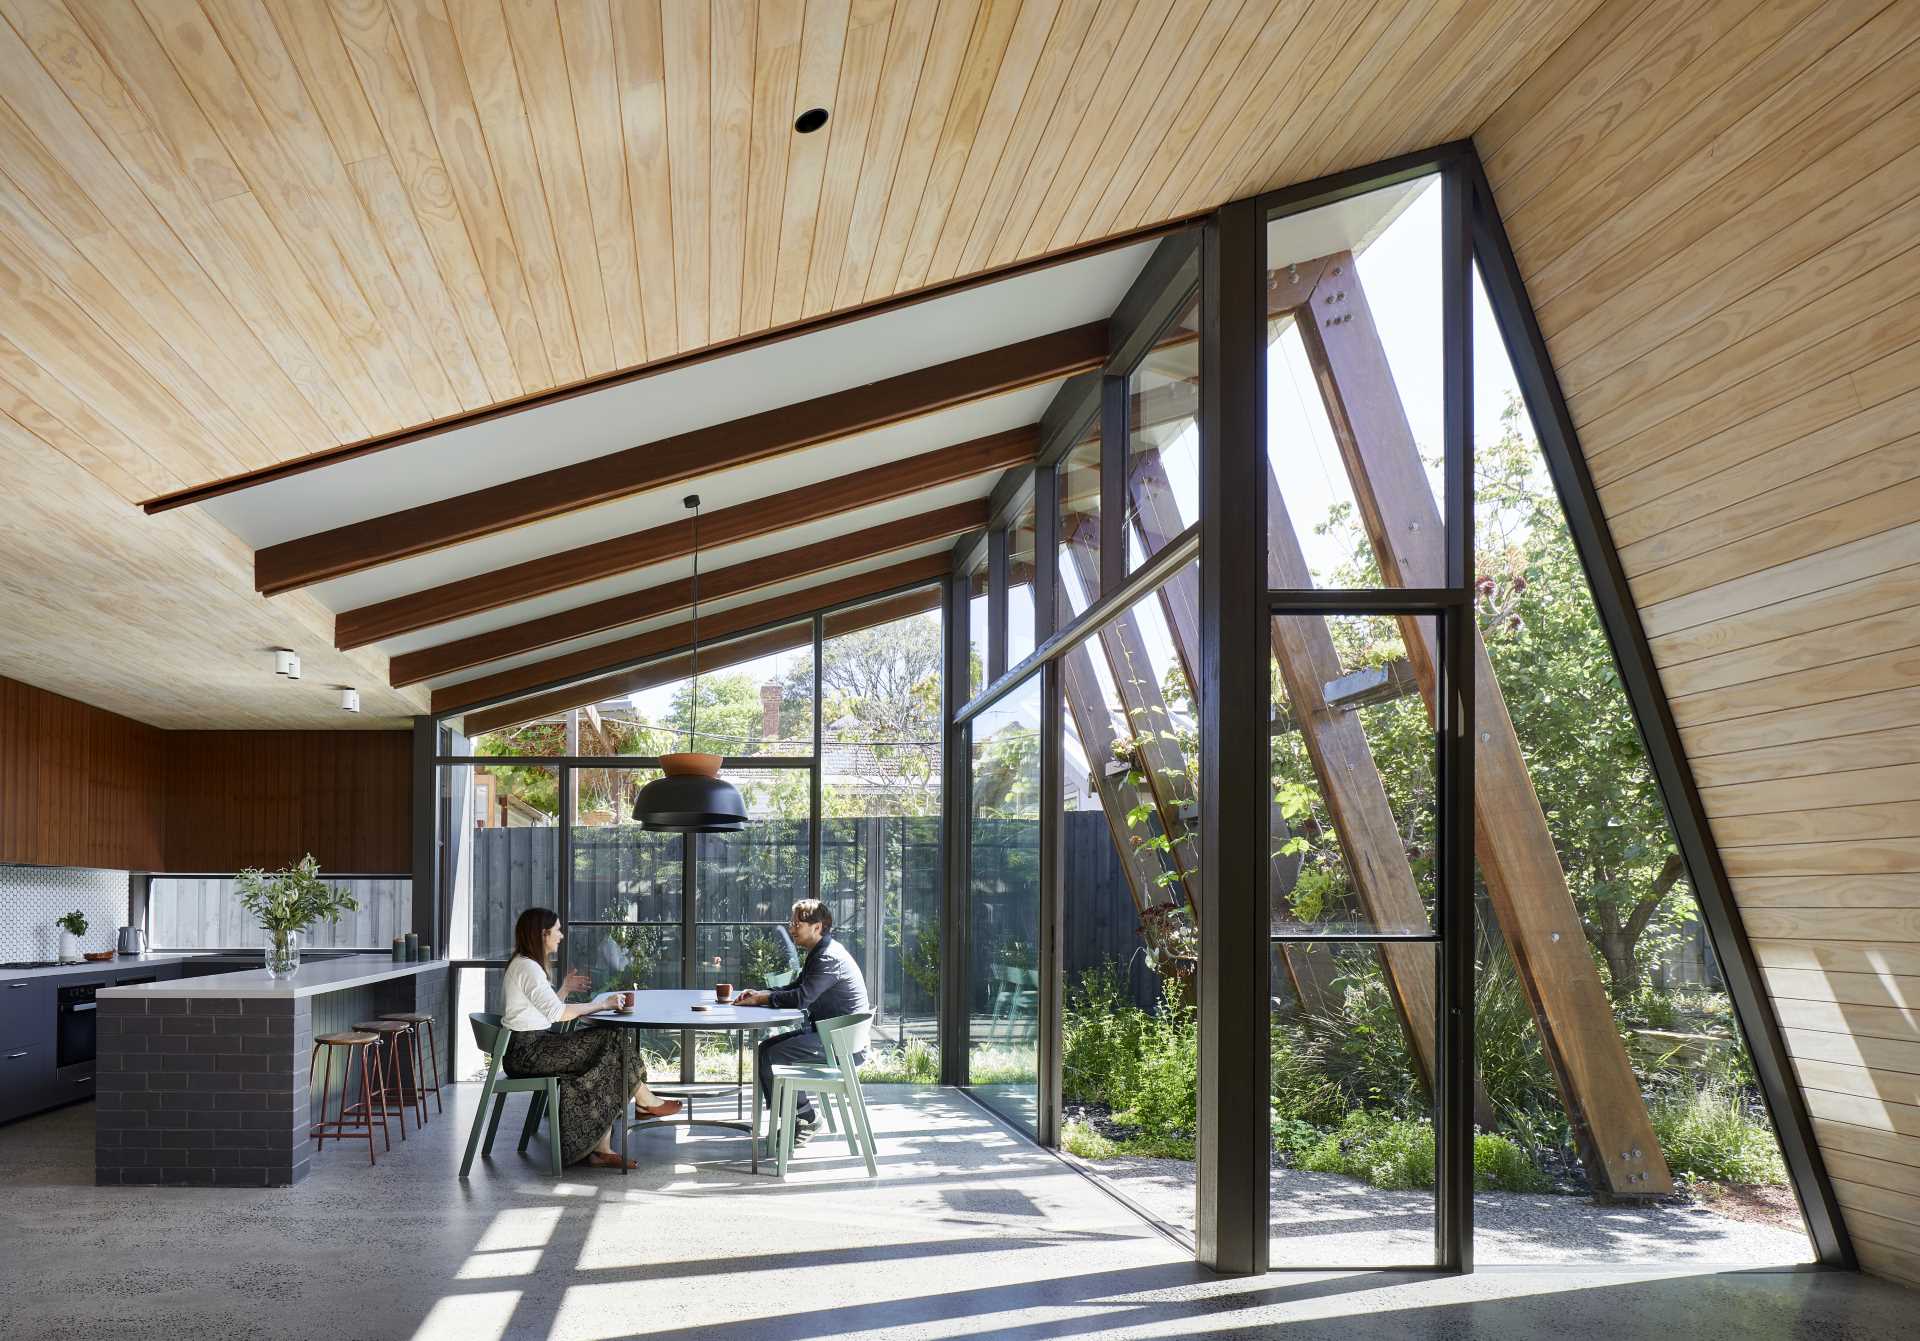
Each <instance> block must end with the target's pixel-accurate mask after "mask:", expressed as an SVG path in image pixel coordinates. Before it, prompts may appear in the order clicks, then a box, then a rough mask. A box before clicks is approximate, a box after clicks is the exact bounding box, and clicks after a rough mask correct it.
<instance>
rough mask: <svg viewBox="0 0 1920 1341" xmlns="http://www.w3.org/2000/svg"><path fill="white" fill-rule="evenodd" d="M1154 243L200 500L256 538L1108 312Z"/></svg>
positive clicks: (630, 442)
mask: <svg viewBox="0 0 1920 1341" xmlns="http://www.w3.org/2000/svg"><path fill="white" fill-rule="evenodd" d="M1155 245H1156V244H1155V243H1153V242H1140V243H1135V244H1134V245H1132V246H1129V247H1122V248H1118V249H1116V250H1114V251H1109V252H1103V253H1100V254H1099V255H1095V256H1089V257H1084V258H1082V259H1080V260H1077V261H1071V262H1067V263H1065V264H1062V265H1056V266H1051V267H1048V268H1046V269H1042V270H1037V271H1034V272H1032V273H1030V274H1025V275H1020V276H1016V277H1014V278H1012V279H1006V280H1001V281H999V282H997V283H993V284H985V285H980V286H978V287H975V288H970V289H963V290H960V291H959V292H956V293H951V294H947V295H945V296H943V297H939V298H934V299H929V300H928V301H926V302H921V303H915V304H910V305H908V306H905V307H902V308H898V309H895V310H894V311H891V312H883V313H881V314H879V315H877V316H872V317H867V318H864V319H862V320H859V321H852V322H846V323H843V324H841V325H837V326H830V327H828V328H826V329H824V330H819V331H813V332H809V333H807V334H805V335H798V336H794V337H793V338H791V339H787V340H780V341H775V342H773V343H771V344H767V345H763V346H759V347H756V348H752V349H747V350H742V351H741V352H739V353H735V354H726V355H722V356H720V357H717V358H713V359H709V360H707V361H706V362H703V363H696V364H693V365H691V366H688V367H684V368H676V369H671V370H669V371H666V372H662V373H658V374H655V375H653V376H651V377H644V378H641V379H639V380H636V381H632V382H628V383H625V384H623V385H619V386H612V387H607V388H604V389H601V390H596V391H591V392H587V393H584V394H582V395H578V396H574V397H572V398H570V399H567V400H562V401H556V402H553V403H551V404H548V405H540V406H535V407H532V408H530V409H527V410H523V411H520V412H518V413H515V414H508V415H502V416H500V417H498V418H495V419H490V420H486V421H484V422H481V423H477V424H471V425H465V426H461V427H457V428H451V429H448V430H447V431H446V432H444V433H441V434H438V435H437V436H434V437H431V438H425V439H422V440H420V441H418V442H410V443H406V444H404V445H401V446H398V447H394V448H390V449H387V450H384V451H378V452H373V453H370V454H368V455H366V456H361V457H355V458H352V459H350V460H346V461H342V462H340V463H338V464H336V465H330V466H326V467H323V468H320V469H317V470H311V471H307V472H304V473H302V474H299V475H294V476H289V477H287V478H285V479H281V480H274V481H269V482H267V483H264V484H258V485H254V486H252V487H250V488H247V489H243V490H240V491H238V492H236V493H231V494H225V495H222V496H220V497H217V498H214V499H211V500H209V501H208V502H206V503H204V504H202V505H201V506H203V507H205V508H206V509H207V511H208V512H210V513H211V514H212V515H213V516H214V517H215V518H217V519H218V520H219V521H220V522H222V523H223V524H224V525H226V526H227V527H228V528H229V529H230V530H232V531H233V532H234V533H235V534H237V535H238V536H240V537H241V538H242V539H243V540H245V541H246V542H247V543H248V544H250V545H252V546H253V547H254V548H255V549H261V548H264V547H266V546H268V545H273V544H278V543H279V542H281V541H283V540H290V539H293V538H294V537H296V536H302V535H310V534H312V533H314V532H316V531H323V530H327V529H330V528H332V527H335V526H342V525H345V524H347V523H349V522H355V521H361V520H364V519H366V518H368V517H376V516H381V515H383V514H385V513H389V512H393V511H396V510H398V509H401V508H407V507H413V506H416V505H418V504H421V503H429V502H432V501H434V500H436V499H441V498H447V497H450V496H452V495H456V494H460V493H465V492H469V491H471V490H474V489H480V488H484V487H486V486H488V485H492V484H499V483H502V482H505V481H508V480H513V479H518V478H520V477H522V476H525V475H530V474H534V473H536V472H538V471H542V470H550V469H552V468H553V467H555V466H563V465H569V464H572V463H573V462H576V461H585V460H588V459H590V458H592V457H596V456H604V455H606V454H608V453H610V452H616V451H621V450H624V449H626V448H629V447H633V446H636V445H639V444H643V443H648V442H657V441H659V440H660V439H662V438H666V437H670V436H672V435H674V434H678V433H685V432H688V431H690V430H692V429H696V428H703V427H706V426H708V425H710V424H717V423H725V422H727V421H729V420H733V419H738V418H741V417H743V416H745V415H750V414H756V413H759V412H760V411H763V410H770V409H776V408H778V407H779V406H782V405H792V404H795V403H797V402H799V401H804V400H809V399H812V398H813V397H815V396H823V395H826V394H828V393H830V392H835V391H843V390H846V389H847V388H849V387H856V386H862V385H865V384H866V383H868V382H875V381H879V380H881V379H883V378H887V377H894V376H898V375H899V374H901V373H906V372H912V371H914V370H915V369H919V368H924V367H928V366H930V365H933V364H938V363H945V362H949V361H951V360H953V359H957V358H961V357H964V356H966V355H968V354H976V353H979V352H981V351H982V350H987V349H996V348H999V347H1000V346H1002V345H1008V344H1013V343H1016V342H1018V341H1020V340H1026V339H1031V338H1033V337H1034V336H1038V335H1045V334H1047V333H1048V332H1050V331H1056V330H1063V329H1066V328H1069V327H1073V326H1080V325H1085V324H1086V323H1088V322H1094V321H1103V320H1105V319H1106V318H1107V317H1108V316H1109V315H1110V314H1111V313H1112V311H1113V309H1114V306H1115V305H1116V304H1117V303H1118V302H1119V301H1120V299H1121V298H1122V297H1123V296H1124V295H1125V293H1126V291H1127V287H1128V285H1130V284H1131V283H1132V282H1133V279H1134V277H1135V276H1136V275H1138V274H1139V272H1140V268H1141V267H1142V266H1143V265H1144V264H1145V263H1146V260H1147V257H1148V256H1150V255H1151V254H1152V252H1153V248H1154V246H1155Z"/></svg>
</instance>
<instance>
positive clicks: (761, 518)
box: [333, 425, 1040, 649]
mask: <svg viewBox="0 0 1920 1341" xmlns="http://www.w3.org/2000/svg"><path fill="white" fill-rule="evenodd" d="M1039 440H1040V434H1039V429H1038V428H1037V427H1035V426H1031V425H1029V426H1027V427H1023V428H1012V429H1007V430H1006V431H1004V432H1001V433H991V434H988V435H987V436H986V437H984V438H975V439H973V440H972V441H971V442H962V443H957V444H955V445H954V446H952V447H942V448H939V449H938V450H936V451H931V452H922V453H920V454H919V455H918V456H909V457H906V458H904V459H902V460H899V461H890V462H888V463H887V464H886V465H883V466H875V467H873V468H872V469H870V470H862V471H858V472H856V473H854V474H851V475H838V476H835V477H834V478H833V479H830V480H821V481H819V482H818V483H816V484H807V485H802V486H801V487H799V488H797V489H789V490H787V491H786V492H785V493H779V494H773V495H770V496H768V497H766V498H758V499H754V500H753V501H751V502H748V503H741V504H739V505H737V506H734V507H730V508H720V509H718V510H716V511H713V512H709V513H707V514H706V515H705V516H704V517H702V518H701V519H700V543H701V545H702V547H703V548H707V549H712V548H716V547H718V546H720V545H731V544H735V543H737V542H739V541H742V540H752V539H754V538H755V537H757V536H763V535H770V534H772V533H773V532H775V531H780V530H784V529H786V528H787V527H790V526H802V525H805V524H806V523H808V522H815V521H821V520H824V519H825V518H828V517H833V516H838V515H840V514H841V513H845V512H851V511H854V510H855V509H857V508H863V507H871V506H873V505H874V504H877V503H887V502H891V501H893V500H894V499H897V498H904V497H906V496H907V495H909V494H915V493H919V492H921V491H922V490H925V489H932V488H937V487H939V486H941V485H944V484H954V483H957V482H959V481H961V480H966V479H972V478H973V477H974V476H976V475H987V474H993V473H995V472H998V471H1003V470H1008V469H1011V468H1012V467H1015V466H1021V465H1026V464H1027V463H1029V462H1031V461H1032V460H1033V456H1034V452H1035V451H1036V450H1037V448H1038V446H1039ZM691 553H693V527H692V524H691V523H690V522H688V521H685V520H678V519H676V520H674V521H671V522H667V523H666V524H664V525H661V526H655V527H650V528H649V529H647V530H644V531H635V532H633V533H632V534H630V535H624V536H619V537H617V538H615V539H612V540H602V541H599V542H597V543H595V544H591V545H581V546H579V547H578V548H576V549H569V550H562V551H561V552H560V553H558V554H548V555H543V556H542V557H540V558H538V559H529V560H527V561H526V562H525V563H516V564H511V565H509V566H507V567H505V568H497V569H495V570H494V571H492V572H490V573H480V574H477V575H476V576H473V577H464V578H459V579H457V580H455V581H452V582H445V583H442V584H441V585H439V586H437V587H428V588H426V589H425V590H423V591H415V592H409V593H407V594H406V595H405V596H395V597H392V598H391V599H389V600H384V601H378V602H375V603H374V604H372V605H363V606H359V607H357V608H355V609H352V610H343V611H341V612H340V615H339V617H338V618H337V619H336V620H335V621H334V628H333V640H334V645H335V646H336V647H339V648H342V649H345V648H350V647H364V646H365V645H366V644H368V643H373V642H378V641H380V640H381V639H382V638H392V637H396V636H398V635H400V634H402V633H413V632H416V631H418V630H420V629H425V628H431V627H433V626H434V625H435V624H444V623H446V622H447V621H449V620H453V619H460V618H463V617H465V616H467V615H477V614H483V613H485V612H486V611H488V610H498V609H501V608H503V607H505V606H509V605H512V604H514V603H515V602H517V601H525V600H530V599H532V598H533V597H535V596H545V595H547V594H549V593H551V592H556V591H563V590H565V589H566V588H568V587H572V586H578V585H580V584H581V583H583V582H594V581H598V580H599V579H601V578H606V577H618V576H619V575H620V574H622V573H630V572H633V571H635V570H636V569H640V568H645V567H647V566H648V565H650V564H656V563H665V562H667V561H668V560H670V559H680V558H685V557H686V556H687V555H689V554H691Z"/></svg>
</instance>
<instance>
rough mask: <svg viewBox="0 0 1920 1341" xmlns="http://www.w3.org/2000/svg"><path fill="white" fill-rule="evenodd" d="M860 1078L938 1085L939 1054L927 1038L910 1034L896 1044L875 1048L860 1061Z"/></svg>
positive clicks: (885, 1082)
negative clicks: (900, 1043) (900, 1044)
mask: <svg viewBox="0 0 1920 1341" xmlns="http://www.w3.org/2000/svg"><path fill="white" fill-rule="evenodd" d="M860 1079H861V1081H863V1082H864V1083H866V1084H868V1085H937V1084H939V1083H940V1054H939V1053H938V1052H937V1051H935V1050H934V1049H933V1048H932V1047H931V1046H929V1044H928V1043H927V1041H926V1040H925V1039H924V1038H910V1039H908V1040H907V1041H906V1043H905V1044H904V1045H902V1046H900V1047H897V1048H888V1049H885V1050H882V1049H880V1048H875V1049H874V1050H873V1051H872V1052H869V1053H868V1054H867V1060H866V1061H864V1062H862V1063H860Z"/></svg>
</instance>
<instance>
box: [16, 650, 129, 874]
mask: <svg viewBox="0 0 1920 1341" xmlns="http://www.w3.org/2000/svg"><path fill="white" fill-rule="evenodd" d="M165 734H166V733H165V732H163V731H157V730H155V729H154V728H153V727H150V726H144V725H142V724H141V723H139V722H136V721H133V720H131V719H129V718H126V717H121V716H119V715H118V714H116V713H111V712H105V711H103V710H101V709H99V708H90V707H88V706H87V705H86V704H84V703H78V702H75V701H74V700H73V699H70V698H62V697H61V696H60V695H58V694H49V693H47V692H46V691H45V690H43V689H35V688H34V687H33V686H31V685H25V684H21V683H20V682H19V681H18V680H9V679H6V678H5V677H0V861H8V862H20V863H22V864H24V865H32V866H97V867H102V868H105V869H107V870H134V871H150V870H154V869H156V868H158V867H159V865H160V863H161V846H162V831H163V826H162V817H161V814H160V810H159V807H158V806H157V805H156V804H155V799H156V798H157V797H158V796H159V795H160V788H161V782H160V758H161V755H160V748H159V745H160V738H161V737H162V736H164V735H165Z"/></svg>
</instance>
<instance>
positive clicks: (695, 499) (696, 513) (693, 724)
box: [687, 494, 700, 754]
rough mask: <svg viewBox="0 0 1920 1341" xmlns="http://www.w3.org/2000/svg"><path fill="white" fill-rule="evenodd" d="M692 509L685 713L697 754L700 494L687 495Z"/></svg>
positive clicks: (692, 747)
mask: <svg viewBox="0 0 1920 1341" xmlns="http://www.w3.org/2000/svg"><path fill="white" fill-rule="evenodd" d="M687 506H688V507H690V508H692V509H693V705H692V707H691V708H690V709H689V711H688V713H687V752H688V753H689V754H697V753H698V752H699V746H698V744H697V743H696V742H697V740H698V731H699V726H700V495H699V494H689V495H687Z"/></svg>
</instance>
